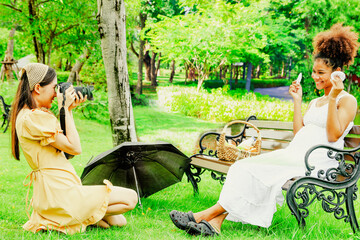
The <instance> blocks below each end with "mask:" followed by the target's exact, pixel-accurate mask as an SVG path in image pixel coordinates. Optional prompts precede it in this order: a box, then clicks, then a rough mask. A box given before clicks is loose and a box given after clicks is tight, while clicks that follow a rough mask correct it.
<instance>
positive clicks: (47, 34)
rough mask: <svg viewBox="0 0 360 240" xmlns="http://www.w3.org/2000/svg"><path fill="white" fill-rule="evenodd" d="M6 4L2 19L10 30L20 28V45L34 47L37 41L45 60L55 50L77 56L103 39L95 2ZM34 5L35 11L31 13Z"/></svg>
mask: <svg viewBox="0 0 360 240" xmlns="http://www.w3.org/2000/svg"><path fill="white" fill-rule="evenodd" d="M2 3H3V4H0V11H1V12H2V13H5V14H1V18H0V20H1V21H2V22H3V23H4V24H3V25H4V26H6V27H7V28H8V29H10V28H12V27H14V26H16V25H17V26H18V29H19V30H18V31H19V32H21V33H22V38H21V41H19V42H18V43H17V44H18V45H19V47H20V46H21V45H25V46H31V45H34V42H33V41H34V40H36V44H37V48H36V49H38V50H39V51H40V50H43V51H44V53H43V54H44V57H48V56H51V54H52V53H53V52H54V51H59V52H63V53H67V52H71V53H72V54H73V55H77V54H80V53H81V52H82V49H83V47H84V46H86V45H87V44H92V43H93V42H95V41H96V40H97V39H99V36H98V35H97V34H95V33H96V32H97V24H96V20H95V12H96V2H94V1H84V0H81V1H79V0H61V1H39V0H34V1H9V0H3V1H2ZM30 6H32V7H33V8H34V11H30V10H29V8H30ZM14 19H16V21H14ZM16 34H17V33H16ZM15 49H16V46H15ZM32 49H35V48H34V47H32ZM45 53H46V54H45ZM40 54H41V53H40ZM45 55H46V56H45ZM50 60H51V58H50V59H47V61H46V62H50Z"/></svg>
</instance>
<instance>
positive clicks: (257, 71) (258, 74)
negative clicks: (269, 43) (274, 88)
mask: <svg viewBox="0 0 360 240" xmlns="http://www.w3.org/2000/svg"><path fill="white" fill-rule="evenodd" d="M260 70H261V64H259V65H257V67H256V78H259V77H260Z"/></svg>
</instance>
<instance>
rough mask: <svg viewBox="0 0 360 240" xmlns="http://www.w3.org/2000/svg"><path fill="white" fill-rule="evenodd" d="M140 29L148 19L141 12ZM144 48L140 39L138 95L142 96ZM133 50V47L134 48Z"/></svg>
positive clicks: (143, 41) (143, 42)
mask: <svg viewBox="0 0 360 240" xmlns="http://www.w3.org/2000/svg"><path fill="white" fill-rule="evenodd" d="M139 17H140V28H141V29H144V28H145V21H146V18H147V15H146V14H144V13H142V12H140V14H139ZM144 46H145V40H143V39H141V37H140V46H139V54H138V75H137V77H138V78H137V83H136V94H137V95H141V94H142V79H143V65H144ZM132 48H133V46H132Z"/></svg>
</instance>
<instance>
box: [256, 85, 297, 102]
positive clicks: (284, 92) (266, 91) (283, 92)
mask: <svg viewBox="0 0 360 240" xmlns="http://www.w3.org/2000/svg"><path fill="white" fill-rule="evenodd" d="M254 92H258V93H260V94H262V95H269V96H270V97H275V98H279V99H282V100H286V101H289V100H292V97H291V95H290V94H289V86H283V87H273V88H255V89H254Z"/></svg>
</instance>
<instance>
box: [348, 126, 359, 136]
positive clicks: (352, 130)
mask: <svg viewBox="0 0 360 240" xmlns="http://www.w3.org/2000/svg"><path fill="white" fill-rule="evenodd" d="M349 134H356V135H359V134H360V126H359V125H354V126H353V127H352V129H351V130H350V132H349Z"/></svg>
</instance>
